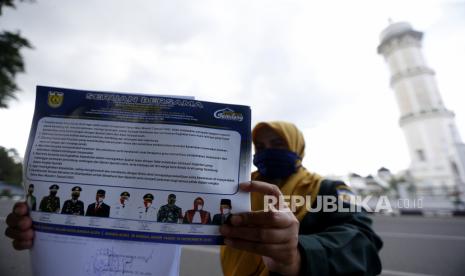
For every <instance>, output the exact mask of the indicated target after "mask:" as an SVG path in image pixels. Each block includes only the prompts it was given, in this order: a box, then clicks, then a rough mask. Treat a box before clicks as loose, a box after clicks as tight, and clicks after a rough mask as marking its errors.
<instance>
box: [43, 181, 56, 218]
mask: <svg viewBox="0 0 465 276" xmlns="http://www.w3.org/2000/svg"><path fill="white" fill-rule="evenodd" d="M58 189H60V186H58V185H56V184H53V185H51V186H50V187H49V191H50V194H49V195H48V196H44V197H43V198H42V200H41V201H40V205H39V211H41V212H48V213H58V212H59V211H60V198H59V197H58V196H57V193H58Z"/></svg>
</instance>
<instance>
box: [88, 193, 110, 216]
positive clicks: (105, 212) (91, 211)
mask: <svg viewBox="0 0 465 276" xmlns="http://www.w3.org/2000/svg"><path fill="white" fill-rule="evenodd" d="M104 199H105V190H98V191H97V194H96V195H95V202H94V203H92V204H89V206H87V211H86V216H90V217H103V218H107V217H109V216H110V206H108V205H107V204H105V202H103V200H104Z"/></svg>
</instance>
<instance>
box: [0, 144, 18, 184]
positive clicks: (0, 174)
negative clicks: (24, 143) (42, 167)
mask: <svg viewBox="0 0 465 276" xmlns="http://www.w3.org/2000/svg"><path fill="white" fill-rule="evenodd" d="M22 178H23V165H22V163H21V159H20V157H19V155H18V152H17V151H16V150H15V149H6V148H4V147H2V146H0V180H2V181H5V182H6V183H10V184H15V185H18V186H19V185H21V183H22Z"/></svg>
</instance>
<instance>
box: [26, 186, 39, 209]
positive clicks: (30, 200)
mask: <svg viewBox="0 0 465 276" xmlns="http://www.w3.org/2000/svg"><path fill="white" fill-rule="evenodd" d="M33 193H34V184H29V187H28V188H27V195H26V203H27V206H29V209H30V210H31V211H35V210H37V201H36V197H35V196H34V195H33Z"/></svg>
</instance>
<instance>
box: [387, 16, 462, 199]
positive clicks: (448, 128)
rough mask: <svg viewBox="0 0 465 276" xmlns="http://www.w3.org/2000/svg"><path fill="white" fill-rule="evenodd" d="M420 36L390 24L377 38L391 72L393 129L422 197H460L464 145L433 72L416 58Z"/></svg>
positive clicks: (402, 25)
mask: <svg viewBox="0 0 465 276" xmlns="http://www.w3.org/2000/svg"><path fill="white" fill-rule="evenodd" d="M422 37H423V33H421V32H418V31H415V30H414V29H412V26H411V25H410V24H409V23H406V22H398V23H391V24H390V25H389V26H388V27H387V28H386V29H385V30H383V32H382V33H381V36H380V41H381V42H380V45H379V46H378V54H381V55H383V56H384V59H385V60H386V62H387V64H388V66H389V69H390V72H391V83H390V84H391V88H392V89H393V90H394V92H395V95H396V99H397V104H398V106H399V110H400V119H399V124H400V127H401V128H402V130H403V132H404V134H405V138H406V140H407V145H408V149H409V153H410V159H411V163H410V168H409V172H410V174H411V175H412V177H413V179H414V181H415V184H416V187H417V190H418V191H419V192H422V193H426V194H444V193H450V192H454V191H462V192H463V191H465V189H464V185H465V145H464V144H463V142H462V140H461V138H460V135H459V132H458V131H457V127H456V125H455V121H454V113H453V112H452V111H450V110H448V109H447V108H446V107H445V106H444V103H443V102H442V99H441V94H440V93H439V89H438V87H437V84H436V80H435V77H434V75H435V72H434V71H433V70H432V69H431V68H429V67H428V66H427V65H426V62H425V59H424V57H423V54H422V52H421V40H422Z"/></svg>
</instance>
